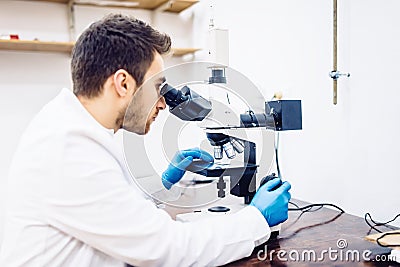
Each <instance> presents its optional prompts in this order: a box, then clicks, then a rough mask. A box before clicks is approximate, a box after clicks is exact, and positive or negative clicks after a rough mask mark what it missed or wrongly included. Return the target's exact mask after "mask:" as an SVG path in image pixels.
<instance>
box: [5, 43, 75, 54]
mask: <svg viewBox="0 0 400 267" xmlns="http://www.w3.org/2000/svg"><path fill="white" fill-rule="evenodd" d="M73 46H74V43H73V42H43V41H25V40H0V50H16V51H40V52H62V53H71V51H72V47H73Z"/></svg>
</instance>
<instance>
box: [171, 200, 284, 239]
mask: <svg viewBox="0 0 400 267" xmlns="http://www.w3.org/2000/svg"><path fill="white" fill-rule="evenodd" d="M229 197H230V199H229ZM227 198H228V200H227V199H224V200H225V201H221V202H217V203H214V205H210V206H209V207H206V208H203V209H200V210H194V211H192V212H188V213H182V214H178V215H176V220H177V221H180V222H194V221H198V220H202V219H207V218H212V217H217V216H224V215H227V214H232V213H236V212H238V211H239V210H241V209H243V208H244V207H246V206H247V205H246V204H243V203H232V202H235V199H237V197H232V196H228V197H227ZM224 202H225V203H224ZM226 202H227V203H226ZM215 206H223V207H227V208H229V211H226V212H211V211H209V208H210V207H215ZM280 230H281V225H280V224H278V225H276V226H273V227H271V238H273V237H276V236H278V235H279V232H280Z"/></svg>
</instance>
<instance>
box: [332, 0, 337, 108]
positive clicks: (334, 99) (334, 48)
mask: <svg viewBox="0 0 400 267" xmlns="http://www.w3.org/2000/svg"><path fill="white" fill-rule="evenodd" d="M333 71H337V0H333ZM333 104H334V105H336V104H337V80H336V79H333Z"/></svg>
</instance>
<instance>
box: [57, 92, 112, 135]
mask: <svg viewBox="0 0 400 267" xmlns="http://www.w3.org/2000/svg"><path fill="white" fill-rule="evenodd" d="M60 96H61V97H63V98H64V99H65V100H66V101H68V102H69V104H71V105H74V106H75V107H76V108H77V109H78V110H79V111H81V112H80V113H81V114H82V115H83V116H85V117H86V118H87V120H88V122H89V121H90V123H92V124H94V125H96V127H99V128H101V129H102V130H103V131H106V132H107V133H109V134H110V135H111V136H114V134H115V132H114V129H108V128H106V127H104V126H103V125H101V124H100V123H99V122H98V121H97V120H96V119H95V118H94V117H93V116H92V115H91V114H90V113H89V112H88V111H87V110H86V108H85V107H84V106H83V105H82V103H81V102H80V101H79V99H78V97H76V95H75V94H74V93H73V92H72V91H71V90H70V89H67V88H63V89H62V91H61V93H60Z"/></svg>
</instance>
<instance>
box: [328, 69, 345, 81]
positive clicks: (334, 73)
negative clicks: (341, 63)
mask: <svg viewBox="0 0 400 267" xmlns="http://www.w3.org/2000/svg"><path fill="white" fill-rule="evenodd" d="M341 76H345V77H350V73H343V72H340V71H337V70H333V71H331V72H329V77H331V78H332V79H334V80H335V81H337V79H339V78H340V77H341Z"/></svg>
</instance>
